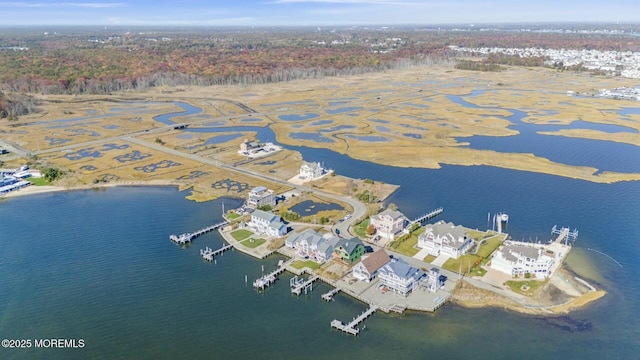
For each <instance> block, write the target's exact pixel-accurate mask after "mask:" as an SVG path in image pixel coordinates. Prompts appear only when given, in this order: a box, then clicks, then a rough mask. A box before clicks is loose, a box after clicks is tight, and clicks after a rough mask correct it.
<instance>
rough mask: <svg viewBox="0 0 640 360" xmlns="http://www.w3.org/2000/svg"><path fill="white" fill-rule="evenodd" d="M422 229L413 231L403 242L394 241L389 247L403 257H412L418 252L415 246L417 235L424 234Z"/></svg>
mask: <svg viewBox="0 0 640 360" xmlns="http://www.w3.org/2000/svg"><path fill="white" fill-rule="evenodd" d="M424 230H425V229H424V228H423V227H420V228H418V229H416V230H414V231H413V232H412V233H411V235H410V236H409V237H408V238H407V239H405V240H395V241H393V242H391V244H389V246H390V247H391V248H392V249H393V250H394V251H397V252H399V253H401V254H403V255H407V256H413V255H415V254H417V253H418V251H420V250H419V249H416V248H415V246H416V244H417V243H418V235H420V234H422V233H423V232H424Z"/></svg>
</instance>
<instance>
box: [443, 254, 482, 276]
mask: <svg viewBox="0 0 640 360" xmlns="http://www.w3.org/2000/svg"><path fill="white" fill-rule="evenodd" d="M479 260H481V259H480V257H479V256H476V255H471V254H467V255H462V256H460V257H459V258H457V259H453V258H450V259H449V260H447V261H446V262H445V263H444V265H442V267H443V268H445V269H447V270H449V271H453V272H456V273H457V272H459V271H461V272H462V273H463V274H466V273H467V272H468V271H469V268H470V267H471V266H473V263H475V262H476V261H479Z"/></svg>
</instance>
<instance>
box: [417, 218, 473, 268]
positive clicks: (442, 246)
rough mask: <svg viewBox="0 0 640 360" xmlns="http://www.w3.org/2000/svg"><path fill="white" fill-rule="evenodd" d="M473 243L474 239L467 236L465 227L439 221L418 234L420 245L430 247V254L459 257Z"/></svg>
mask: <svg viewBox="0 0 640 360" xmlns="http://www.w3.org/2000/svg"><path fill="white" fill-rule="evenodd" d="M472 245H473V239H471V238H470V237H468V236H467V232H466V231H465V229H464V227H462V226H460V225H453V224H452V223H445V222H444V221H439V222H437V223H435V224H433V225H431V226H425V231H424V233H422V234H420V235H419V236H418V247H419V248H422V249H428V250H429V255H433V256H440V255H443V254H444V255H447V256H449V257H451V258H454V259H457V258H459V257H460V256H462V255H463V254H464V253H465V252H467V250H469V248H470V247H471V246H472Z"/></svg>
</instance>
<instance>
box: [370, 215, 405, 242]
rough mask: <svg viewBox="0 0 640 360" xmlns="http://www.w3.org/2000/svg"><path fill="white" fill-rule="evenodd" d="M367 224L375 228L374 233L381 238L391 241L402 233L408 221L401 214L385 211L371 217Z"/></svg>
mask: <svg viewBox="0 0 640 360" xmlns="http://www.w3.org/2000/svg"><path fill="white" fill-rule="evenodd" d="M369 224H370V225H373V227H375V228H376V233H377V234H378V235H379V236H380V237H381V238H385V239H387V240H390V241H393V240H394V239H395V238H396V236H398V235H400V234H401V233H402V232H403V231H404V229H405V227H406V225H407V224H408V220H407V218H406V217H405V216H404V215H403V214H402V213H401V212H399V211H396V210H391V209H387V210H385V211H383V212H381V213H379V214H377V215H373V216H371V218H370V219H369Z"/></svg>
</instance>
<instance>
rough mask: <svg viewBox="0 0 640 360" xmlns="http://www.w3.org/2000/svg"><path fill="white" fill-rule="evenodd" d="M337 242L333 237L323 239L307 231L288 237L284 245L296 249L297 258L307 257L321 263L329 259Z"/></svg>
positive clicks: (316, 233)
mask: <svg viewBox="0 0 640 360" xmlns="http://www.w3.org/2000/svg"><path fill="white" fill-rule="evenodd" d="M338 240H339V239H338V238H337V237H335V236H329V237H324V236H322V235H320V233H318V232H316V231H314V230H312V229H307V230H305V231H303V232H301V233H294V234H291V235H289V236H288V237H287V239H286V240H285V242H284V244H285V246H287V247H290V248H292V249H296V252H297V254H298V255H299V256H302V257H309V259H311V260H314V261H316V262H319V263H322V262H325V261H326V260H327V259H329V258H331V255H332V254H333V250H334V247H335V246H336V244H337V243H338Z"/></svg>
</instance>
